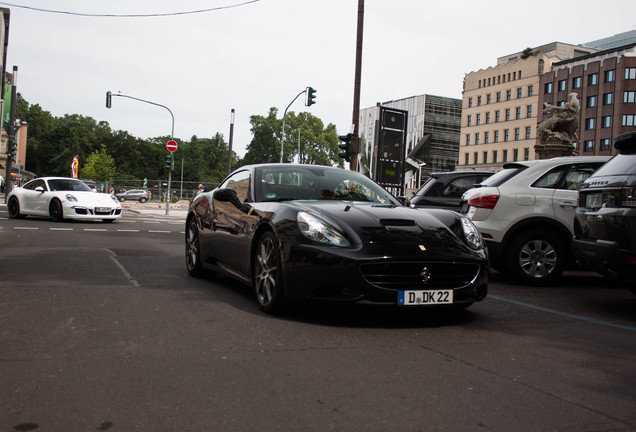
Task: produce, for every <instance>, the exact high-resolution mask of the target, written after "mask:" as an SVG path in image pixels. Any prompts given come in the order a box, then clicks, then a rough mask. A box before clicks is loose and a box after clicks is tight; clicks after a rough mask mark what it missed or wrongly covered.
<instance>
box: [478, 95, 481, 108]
mask: <svg viewBox="0 0 636 432" xmlns="http://www.w3.org/2000/svg"><path fill="white" fill-rule="evenodd" d="M477 106H481V96H477Z"/></svg>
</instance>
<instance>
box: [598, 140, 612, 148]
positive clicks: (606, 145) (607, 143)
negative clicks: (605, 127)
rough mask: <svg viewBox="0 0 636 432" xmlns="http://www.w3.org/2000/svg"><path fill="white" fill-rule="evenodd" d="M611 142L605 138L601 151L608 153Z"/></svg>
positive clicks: (602, 141)
mask: <svg viewBox="0 0 636 432" xmlns="http://www.w3.org/2000/svg"><path fill="white" fill-rule="evenodd" d="M610 145H611V140H610V139H609V138H603V139H602V140H601V144H600V145H599V150H600V151H607V150H609V149H610Z"/></svg>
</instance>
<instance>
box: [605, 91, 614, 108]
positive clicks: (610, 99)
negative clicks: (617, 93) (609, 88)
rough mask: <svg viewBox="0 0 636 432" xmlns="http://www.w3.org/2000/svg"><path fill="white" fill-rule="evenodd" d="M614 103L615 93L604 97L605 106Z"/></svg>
mask: <svg viewBox="0 0 636 432" xmlns="http://www.w3.org/2000/svg"><path fill="white" fill-rule="evenodd" d="M613 103H614V93H605V94H604V95H603V105H611V104H613Z"/></svg>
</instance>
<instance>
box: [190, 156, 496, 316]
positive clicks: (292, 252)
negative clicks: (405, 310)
mask: <svg viewBox="0 0 636 432" xmlns="http://www.w3.org/2000/svg"><path fill="white" fill-rule="evenodd" d="M185 241H186V248H185V252H186V268H187V271H188V272H189V273H190V275H192V276H201V275H203V274H205V272H204V270H208V271H212V272H222V273H225V274H228V275H231V276H233V277H236V278H238V279H239V280H241V281H243V282H245V283H248V284H251V285H252V286H253V290H254V293H255V297H256V300H257V302H258V305H259V306H260V308H261V309H262V310H264V311H266V312H276V311H278V310H280V309H281V308H283V307H284V306H285V304H286V302H287V300H289V299H310V300H332V301H339V302H358V301H369V302H379V303H388V304H392V305H398V306H400V307H402V306H403V307H417V306H449V305H452V306H455V307H467V306H469V305H471V304H472V303H473V302H476V301H480V300H482V299H483V298H484V297H486V294H487V289H488V288H487V281H488V256H487V252H486V249H485V248H484V245H483V241H482V237H481V236H480V235H479V233H478V231H477V229H476V228H475V227H474V225H473V224H472V223H471V222H470V220H468V219H467V218H466V217H462V216H461V215H460V214H459V213H456V212H451V211H448V210H440V209H430V210H427V211H422V210H416V209H412V208H409V207H405V206H403V205H401V204H400V202H399V201H398V200H397V199H396V198H394V197H393V196H392V195H391V194H389V193H388V192H387V191H386V190H384V189H383V188H382V187H380V186H379V185H378V184H376V183H374V182H373V181H372V180H371V179H369V178H368V177H366V176H364V175H362V174H360V173H357V172H353V171H349V170H343V169H338V168H332V167H326V166H317V165H293V164H264V165H251V166H245V167H242V168H240V169H238V170H237V171H235V172H234V173H232V174H230V176H229V177H227V178H226V179H225V180H224V181H223V183H222V184H221V185H220V187H219V188H218V189H215V190H213V191H211V192H203V193H200V194H199V195H197V196H196V197H195V198H194V200H193V201H192V203H191V205H190V208H189V211H188V215H187V219H186V236H185Z"/></svg>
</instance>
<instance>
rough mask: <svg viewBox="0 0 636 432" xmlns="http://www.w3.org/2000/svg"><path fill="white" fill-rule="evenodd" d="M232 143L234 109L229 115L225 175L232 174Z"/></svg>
mask: <svg viewBox="0 0 636 432" xmlns="http://www.w3.org/2000/svg"><path fill="white" fill-rule="evenodd" d="M233 141H234V108H232V111H231V114H230V143H229V144H228V152H227V175H230V173H231V172H232V143H233Z"/></svg>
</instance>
